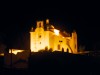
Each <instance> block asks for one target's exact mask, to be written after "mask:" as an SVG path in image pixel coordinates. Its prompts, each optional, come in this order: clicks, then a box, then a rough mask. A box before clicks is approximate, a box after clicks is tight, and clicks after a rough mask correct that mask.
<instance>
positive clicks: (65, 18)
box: [0, 1, 100, 50]
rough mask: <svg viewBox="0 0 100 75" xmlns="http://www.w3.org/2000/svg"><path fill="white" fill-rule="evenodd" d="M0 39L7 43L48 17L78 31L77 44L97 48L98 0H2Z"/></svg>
mask: <svg viewBox="0 0 100 75" xmlns="http://www.w3.org/2000/svg"><path fill="white" fill-rule="evenodd" d="M0 12H1V14H0V19H1V22H0V40H1V41H2V42H4V43H5V44H7V45H10V44H11V43H12V42H13V43H14V42H16V41H15V39H17V38H20V37H22V36H23V35H24V36H26V35H25V34H29V30H30V28H31V27H32V26H33V27H35V24H36V21H37V20H45V19H47V18H49V19H50V22H51V23H52V24H54V26H55V27H57V28H58V29H59V28H62V29H61V30H63V29H64V30H66V31H70V32H72V31H73V30H76V32H77V34H78V44H79V45H84V46H86V50H94V49H96V50H98V49H100V48H99V46H100V45H99V44H100V43H99V42H100V37H99V32H100V29H99V25H100V22H99V21H100V18H99V17H100V14H99V13H100V12H99V4H98V2H87V1H86V2H76V1H75V2H63V1H59V2H57V1H56V2H53V1H47V2H46V1H37V2H36V1H34V2H25V1H24V2H12V1H11V2H10V1H9V2H3V3H1V7H0Z"/></svg>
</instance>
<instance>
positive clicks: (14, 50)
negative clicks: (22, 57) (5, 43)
mask: <svg viewBox="0 0 100 75" xmlns="http://www.w3.org/2000/svg"><path fill="white" fill-rule="evenodd" d="M11 50H12V53H13V54H15V55H16V54H17V53H18V52H23V51H24V50H17V49H9V53H11Z"/></svg>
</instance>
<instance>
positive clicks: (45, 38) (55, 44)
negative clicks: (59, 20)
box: [30, 19, 77, 53]
mask: <svg viewBox="0 0 100 75" xmlns="http://www.w3.org/2000/svg"><path fill="white" fill-rule="evenodd" d="M45 26H46V28H45ZM45 48H47V49H48V50H49V49H52V50H53V51H56V50H57V51H62V49H63V51H64V52H67V51H69V53H77V33H76V32H75V31H73V32H72V33H71V34H69V33H67V32H60V30H57V29H55V28H54V26H53V25H51V24H50V23H49V19H46V21H45V22H44V21H37V22H36V29H34V28H32V29H31V31H30V49H31V52H38V51H39V50H44V49H45Z"/></svg>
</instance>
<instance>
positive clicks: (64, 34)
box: [60, 31, 70, 37]
mask: <svg viewBox="0 0 100 75" xmlns="http://www.w3.org/2000/svg"><path fill="white" fill-rule="evenodd" d="M60 34H61V35H62V36H63V37H70V34H69V33H67V32H65V31H64V32H60Z"/></svg>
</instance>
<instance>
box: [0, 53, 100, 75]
mask: <svg viewBox="0 0 100 75" xmlns="http://www.w3.org/2000/svg"><path fill="white" fill-rule="evenodd" d="M1 64H2V63H1ZM2 65H3V64H2ZM2 65H0V66H1V68H0V75H58V74H59V75H100V73H99V72H100V57H99V56H88V55H79V54H68V53H61V52H55V53H48V52H47V53H41V52H40V53H33V54H32V55H31V56H30V57H29V62H28V65H29V67H28V68H27V69H5V68H3V67H2Z"/></svg>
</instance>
